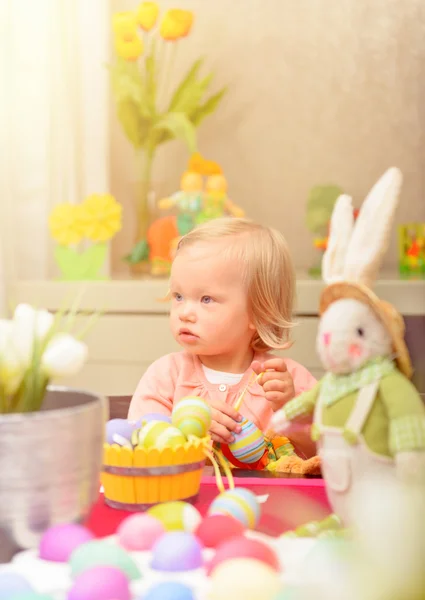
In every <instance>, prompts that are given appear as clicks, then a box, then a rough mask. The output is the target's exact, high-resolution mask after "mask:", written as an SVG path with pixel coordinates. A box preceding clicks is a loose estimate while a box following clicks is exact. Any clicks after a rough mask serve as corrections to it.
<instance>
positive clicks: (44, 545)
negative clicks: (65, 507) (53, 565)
mask: <svg viewBox="0 0 425 600" xmlns="http://www.w3.org/2000/svg"><path fill="white" fill-rule="evenodd" d="M93 539H94V535H93V534H92V532H91V531H89V530H88V529H87V528H86V527H83V526H82V525H78V524H77V523H67V524H64V525H55V526H53V527H50V528H49V529H48V530H47V531H46V532H45V533H44V534H43V536H42V538H41V540H40V544H39V548H38V554H39V556H40V558H41V559H43V560H48V561H51V562H68V560H69V558H70V556H71V554H72V553H73V552H74V550H75V549H76V548H78V547H79V546H81V545H82V544H85V543H86V542H89V541H90V540H93Z"/></svg>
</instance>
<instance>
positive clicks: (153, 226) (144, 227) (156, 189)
mask: <svg viewBox="0 0 425 600" xmlns="http://www.w3.org/2000/svg"><path fill="white" fill-rule="evenodd" d="M164 188H165V186H164V184H163V182H158V181H150V182H143V181H141V182H137V183H136V184H135V193H134V195H135V196H136V197H137V199H138V201H137V206H138V211H137V213H136V227H135V237H134V244H133V247H132V249H131V251H130V254H129V255H128V256H127V260H128V262H129V264H130V271H131V274H132V276H134V277H142V276H149V275H158V273H157V272H156V269H155V265H154V264H153V262H152V260H151V259H152V254H154V255H155V254H156V253H158V248H159V249H160V250H159V252H160V253H161V251H162V252H164V250H162V247H165V246H167V247H168V246H169V242H170V234H169V229H170V217H169V216H164V214H162V213H161V211H160V210H159V208H158V201H159V200H160V199H161V198H163V197H165V196H166V193H165V190H164ZM171 221H172V219H171ZM172 237H173V236H172Z"/></svg>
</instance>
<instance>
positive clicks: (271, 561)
mask: <svg viewBox="0 0 425 600" xmlns="http://www.w3.org/2000/svg"><path fill="white" fill-rule="evenodd" d="M233 558H253V559H255V560H259V561H261V562H263V563H265V564H266V565H268V566H269V567H271V568H272V569H274V570H275V571H277V572H279V571H280V563H279V558H278V556H277V554H276V552H275V551H274V550H273V549H272V548H271V547H270V546H268V545H267V544H264V543H263V542H260V541H259V540H252V539H248V538H246V537H244V536H240V537H238V538H233V539H230V540H227V541H226V542H223V544H221V545H220V546H219V547H218V548H217V551H216V553H215V555H214V558H213V559H212V560H211V561H210V562H209V563H208V566H207V574H208V575H210V574H211V573H213V571H215V569H216V568H217V567H218V566H219V565H221V564H222V563H224V562H226V561H227V560H232V559H233Z"/></svg>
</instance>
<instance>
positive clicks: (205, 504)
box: [86, 467, 331, 537]
mask: <svg viewBox="0 0 425 600" xmlns="http://www.w3.org/2000/svg"><path fill="white" fill-rule="evenodd" d="M234 480H235V485H236V487H238V486H241V487H245V488H247V489H250V490H251V491H252V492H254V493H255V494H256V495H257V496H263V497H267V500H266V501H265V502H264V504H263V505H262V516H261V519H260V522H259V524H258V526H257V531H259V532H261V533H265V534H267V535H270V536H273V537H277V536H279V535H281V534H282V533H284V532H285V531H288V530H290V529H293V528H295V527H297V526H298V525H301V524H303V523H306V522H307V521H312V520H320V519H322V518H324V517H325V516H327V515H328V514H329V513H330V512H331V509H330V506H329V503H328V500H327V497H326V491H325V486H324V481H323V479H321V478H320V477H303V476H300V475H286V474H281V473H278V474H272V473H268V472H264V471H257V472H255V471H242V470H238V471H237V472H235V473H234ZM223 482H224V485H225V487H226V489H227V488H228V481H227V478H225V477H223ZM218 494H219V490H218V489H217V484H216V480H215V477H214V475H213V469H212V467H206V468H205V471H204V475H203V477H202V481H201V487H200V491H199V495H198V498H197V499H196V501H195V502H194V506H195V507H196V508H197V509H198V510H199V512H200V513H201V515H203V516H204V515H205V514H206V513H207V511H208V508H209V506H210V504H211V502H212V501H213V500H214V498H215V497H216V496H217V495H218ZM129 514H130V513H128V512H125V511H121V510H116V509H114V508H110V507H109V506H107V505H106V504H105V501H104V497H103V494H100V495H99V498H98V501H97V502H96V504H95V505H94V507H93V509H92V511H91V514H90V516H89V518H88V520H87V522H86V525H87V526H88V527H89V528H90V529H91V530H92V531H93V533H94V534H95V535H96V536H98V537H104V536H107V535H113V534H114V533H115V532H116V529H117V527H118V526H119V524H120V523H121V522H122V521H123V520H124V519H125V518H126V517H127V516H128V515H129Z"/></svg>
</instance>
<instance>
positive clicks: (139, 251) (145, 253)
mask: <svg viewBox="0 0 425 600" xmlns="http://www.w3.org/2000/svg"><path fill="white" fill-rule="evenodd" d="M148 258H149V246H148V243H147V241H146V240H141V241H140V242H138V243H137V244H136V245H135V246H134V248H132V250H131V252H130V254H127V256H125V257H124V260H125V261H127V262H128V263H130V264H131V265H137V263H140V262H143V261H145V260H148Z"/></svg>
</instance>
